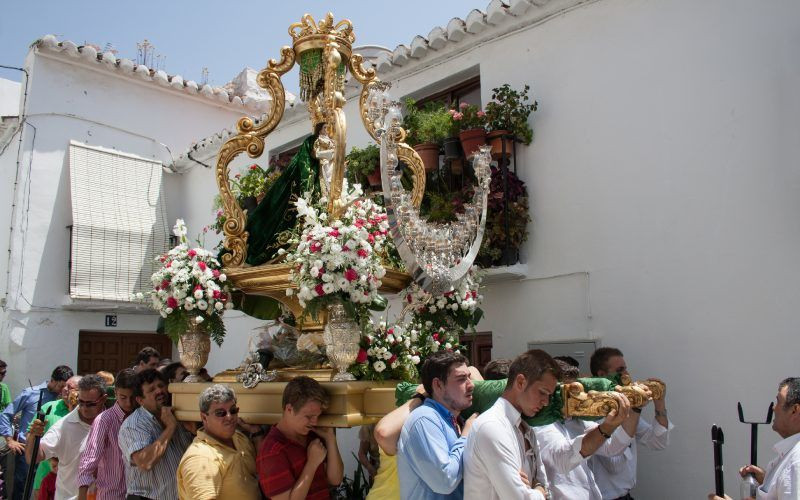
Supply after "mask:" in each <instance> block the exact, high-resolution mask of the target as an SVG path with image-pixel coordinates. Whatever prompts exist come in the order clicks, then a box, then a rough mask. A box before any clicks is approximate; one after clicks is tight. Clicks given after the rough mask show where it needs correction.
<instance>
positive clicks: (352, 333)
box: [322, 302, 361, 382]
mask: <svg viewBox="0 0 800 500" xmlns="http://www.w3.org/2000/svg"><path fill="white" fill-rule="evenodd" d="M322 340H323V341H324V342H325V349H326V353H327V355H328V361H330V363H331V365H332V366H333V368H334V369H335V370H336V372H337V373H336V374H334V376H333V378H332V379H331V380H333V381H334V382H340V381H348V380H355V379H356V378H355V377H354V376H353V375H352V374H351V373H349V372H348V371H347V369H348V368H349V367H350V365H352V364H353V363H355V361H356V358H357V357H358V350H359V342H360V340H361V330H360V329H359V327H358V323H356V322H355V321H353V319H352V318H350V316H348V314H347V312H346V311H345V310H344V306H343V305H342V304H341V303H340V302H337V303H334V304H331V305H329V306H328V323H327V324H326V325H325V329H324V330H323V331H322Z"/></svg>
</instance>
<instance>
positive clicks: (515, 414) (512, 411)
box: [497, 396, 527, 427]
mask: <svg viewBox="0 0 800 500" xmlns="http://www.w3.org/2000/svg"><path fill="white" fill-rule="evenodd" d="M497 401H498V404H499V405H500V407H501V408H502V410H503V413H504V414H505V415H506V418H508V420H509V421H510V422H511V423H512V424H513V425H514V427H519V423H520V422H521V421H522V414H521V413H520V412H519V410H517V409H516V408H514V405H512V404H511V402H510V401H509V400H507V399H506V398H504V397H503V396H500V397H499V398H497ZM525 425H527V424H525Z"/></svg>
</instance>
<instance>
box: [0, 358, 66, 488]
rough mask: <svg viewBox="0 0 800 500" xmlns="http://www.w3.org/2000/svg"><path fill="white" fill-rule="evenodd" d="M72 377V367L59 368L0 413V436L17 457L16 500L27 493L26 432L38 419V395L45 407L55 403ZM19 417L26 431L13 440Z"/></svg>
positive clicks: (15, 468)
mask: <svg viewBox="0 0 800 500" xmlns="http://www.w3.org/2000/svg"><path fill="white" fill-rule="evenodd" d="M72 375H73V373H72V369H71V368H70V367H69V366H65V365H61V366H57V367H56V369H55V370H53V373H52V374H51V375H50V381H49V382H42V383H41V384H39V385H35V386H33V387H28V388H27V389H24V390H23V391H22V392H21V393H20V395H19V396H17V398H16V399H15V400H14V402H13V403H11V404H10V405H8V406H6V407H5V409H4V410H3V412H2V413H0V435H2V436H3V437H4V438H5V440H6V443H7V444H8V449H9V450H11V452H12V453H14V454H15V455H16V456H15V457H14V496H13V500H21V499H22V494H23V493H24V491H23V490H24V489H25V476H27V475H28V462H26V461H25V431H27V429H28V425H29V424H30V422H31V420H33V418H34V417H35V416H36V415H35V414H36V405H37V404H38V403H39V393H41V394H42V404H45V403H49V402H50V401H53V400H55V399H56V398H58V397H59V394H60V393H61V390H62V389H64V386H65V385H66V384H67V380H69V379H70V377H72ZM17 413H19V414H20V419H19V428H20V429H23V432H20V433H19V439H14V429H13V427H12V424H11V423H12V421H13V420H14V415H16V414H17Z"/></svg>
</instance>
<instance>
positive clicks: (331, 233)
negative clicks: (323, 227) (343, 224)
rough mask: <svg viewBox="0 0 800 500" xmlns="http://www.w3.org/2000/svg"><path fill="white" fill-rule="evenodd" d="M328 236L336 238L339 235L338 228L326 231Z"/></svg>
mask: <svg viewBox="0 0 800 500" xmlns="http://www.w3.org/2000/svg"><path fill="white" fill-rule="evenodd" d="M328 236H331V237H333V238H338V237H339V230H338V229H331V230H330V232H329V233H328Z"/></svg>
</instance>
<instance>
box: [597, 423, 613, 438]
mask: <svg viewBox="0 0 800 500" xmlns="http://www.w3.org/2000/svg"><path fill="white" fill-rule="evenodd" d="M597 432H599V433H600V435H601V436H603V437H604V438H606V439H609V438H610V437H611V434H606V433H605V432H604V431H603V429H602V428H601V427H600V426H599V425H598V426H597ZM611 432H614V431H613V430H612V431H611Z"/></svg>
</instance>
